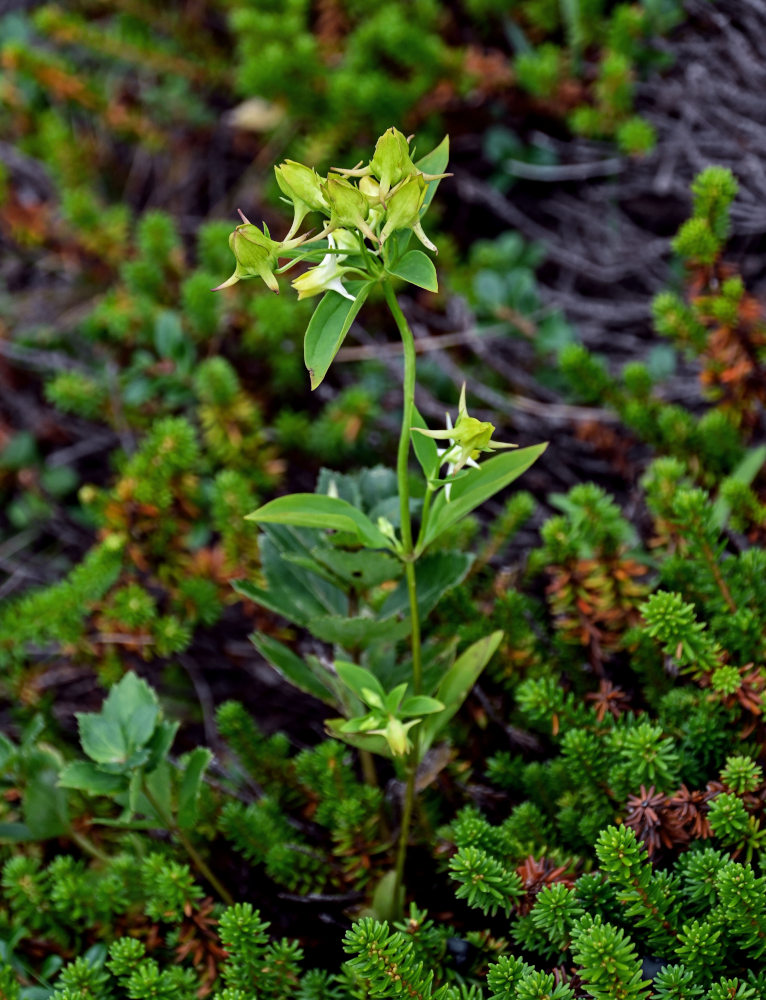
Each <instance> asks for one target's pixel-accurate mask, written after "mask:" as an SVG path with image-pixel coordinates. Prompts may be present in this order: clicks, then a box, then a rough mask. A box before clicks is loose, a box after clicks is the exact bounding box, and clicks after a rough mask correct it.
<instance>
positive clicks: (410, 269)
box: [389, 250, 439, 437]
mask: <svg viewBox="0 0 766 1000" xmlns="http://www.w3.org/2000/svg"><path fill="white" fill-rule="evenodd" d="M389 271H390V272H391V274H394V275H396V277H397V278H403V279H404V280H405V281H409V283H410V284H411V285H417V286H418V288H425V290H426V291H427V292H438V291H439V282H438V281H437V278H436V268H435V267H434V265H433V261H432V260H431V258H430V257H426V255H425V254H424V253H423V251H422V250H410V252H409V253H406V254H405V255H404V256H403V257H402V259H401V260H399V261H397V262H396V264H394V265H393V266H392V267H390V268H389ZM422 436H423V435H422V434H421V435H420V437H422Z"/></svg>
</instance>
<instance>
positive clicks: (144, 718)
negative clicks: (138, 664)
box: [101, 670, 160, 750]
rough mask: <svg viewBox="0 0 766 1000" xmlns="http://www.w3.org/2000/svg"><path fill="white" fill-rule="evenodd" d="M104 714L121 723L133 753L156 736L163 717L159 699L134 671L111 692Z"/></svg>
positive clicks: (105, 716) (104, 706)
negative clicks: (155, 732)
mask: <svg viewBox="0 0 766 1000" xmlns="http://www.w3.org/2000/svg"><path fill="white" fill-rule="evenodd" d="M101 714H102V716H103V717H104V718H105V719H109V720H111V721H114V722H116V723H118V724H119V725H120V726H121V727H122V731H123V733H124V735H125V742H126V744H127V746H128V747H129V749H130V750H134V749H136V748H138V747H141V746H143V745H144V744H145V743H146V742H147V741H148V740H149V738H150V736H151V735H152V733H153V732H154V727H155V725H156V723H157V719H158V718H159V714H160V704H159V701H158V699H157V695H156V694H155V693H154V691H153V690H152V689H151V687H150V686H149V685H148V684H147V683H146V681H145V680H143V679H142V678H140V677H139V676H138V674H136V673H134V672H133V671H132V670H131V671H129V672H128V673H126V674H125V676H124V677H123V678H122V679H121V680H120V681H119V682H118V683H117V684H115V685H114V687H113V688H112V689H111V691H110V692H109V694H108V696H107V698H106V700H105V701H104V704H103V706H102V707H101Z"/></svg>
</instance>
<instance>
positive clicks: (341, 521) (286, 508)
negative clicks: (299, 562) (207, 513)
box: [246, 493, 391, 549]
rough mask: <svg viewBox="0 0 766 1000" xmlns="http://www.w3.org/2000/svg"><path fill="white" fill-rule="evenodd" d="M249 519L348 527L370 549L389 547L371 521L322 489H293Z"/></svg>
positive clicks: (339, 527)
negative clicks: (323, 493)
mask: <svg viewBox="0 0 766 1000" xmlns="http://www.w3.org/2000/svg"><path fill="white" fill-rule="evenodd" d="M246 520H248V521H256V522H257V523H258V524H292V525H294V526H296V527H299V528H320V529H322V528H324V529H330V530H333V531H347V532H350V533H351V534H352V535H356V537H357V538H358V539H359V541H360V542H361V543H362V544H363V545H366V546H368V547H369V548H371V549H390V548H391V543H390V541H389V540H388V539H387V538H386V536H385V535H384V534H382V532H380V531H378V529H377V528H376V527H375V525H374V524H373V523H372V521H371V520H370V519H369V518H368V517H367V516H366V515H365V514H363V513H362V512H361V511H360V510H357V509H356V507H353V506H352V505H351V504H350V503H347V502H346V501H345V500H341V499H340V498H339V497H327V496H322V495H321V494H320V493H293V494H291V495H290V496H286V497H278V498H277V499H276V500H272V501H271V502H270V503H267V504H264V506H263V507H259V508H258V510H256V511H254V512H253V513H252V514H248V515H247V518H246Z"/></svg>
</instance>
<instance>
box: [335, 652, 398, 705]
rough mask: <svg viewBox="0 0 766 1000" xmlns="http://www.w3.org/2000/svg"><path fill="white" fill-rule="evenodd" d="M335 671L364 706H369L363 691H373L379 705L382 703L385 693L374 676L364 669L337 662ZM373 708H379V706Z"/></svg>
mask: <svg viewBox="0 0 766 1000" xmlns="http://www.w3.org/2000/svg"><path fill="white" fill-rule="evenodd" d="M335 669H336V671H337V672H338V677H340V679H341V680H342V681H343V683H344V684H345V685H346V687H348V688H350V689H351V690H352V691H353V692H354V694H355V695H356V696H357V698H359V699H361V701H363V702H364V703H365V705H367V704H369V701H368V699H367V696H366V695H365V694H364V690H365V689H367V690H368V691H373V692H374V693H375V694H376V695H377V696H378V698H380V701H381V704H382V703H383V701H384V699H385V697H386V692H385V691H384V690H383V687H382V685H381V683H380V681H379V680H378V678H377V677H376V676H375V674H371V673H370V671H369V670H365V669H364V667H358V666H357V665H356V664H355V663H347V662H346V661H345V660H337V661H336V663H335ZM374 707H375V708H379V707H380V706H379V705H376V706H374Z"/></svg>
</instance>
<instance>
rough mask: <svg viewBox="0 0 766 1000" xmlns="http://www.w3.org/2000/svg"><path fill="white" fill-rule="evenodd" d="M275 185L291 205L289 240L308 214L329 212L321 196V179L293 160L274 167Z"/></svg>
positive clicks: (323, 197)
mask: <svg viewBox="0 0 766 1000" xmlns="http://www.w3.org/2000/svg"><path fill="white" fill-rule="evenodd" d="M274 173H275V174H276V177H277V184H278V185H279V187H280V190H281V191H282V193H283V194H284V195H285V196H286V197H287V198H289V199H290V201H291V202H292V203H293V212H294V215H293V224H292V225H291V226H290V232H289V233H288V234H287V237H286V238H287V239H289V238H290V237H291V236H292V235H293V233H295V232H297V230H298V227H299V226H300V224H301V223H302V222H303V220H304V218H305V217H306V216H307V215H308V213H309V212H324V213H325V214H326V213H328V212H329V211H330V206H329V205H328V204H327V201H326V199H325V196H324V195H323V194H322V186H321V185H322V183H323V181H322V179H321V178H320V177H319V176H318V175H317V173H316V171H314V170H312V169H311V167H306V166H304V165H303V164H302V163H297V162H296V161H295V160H285V162H284V163H282V164H280V166H278V167H274Z"/></svg>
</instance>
